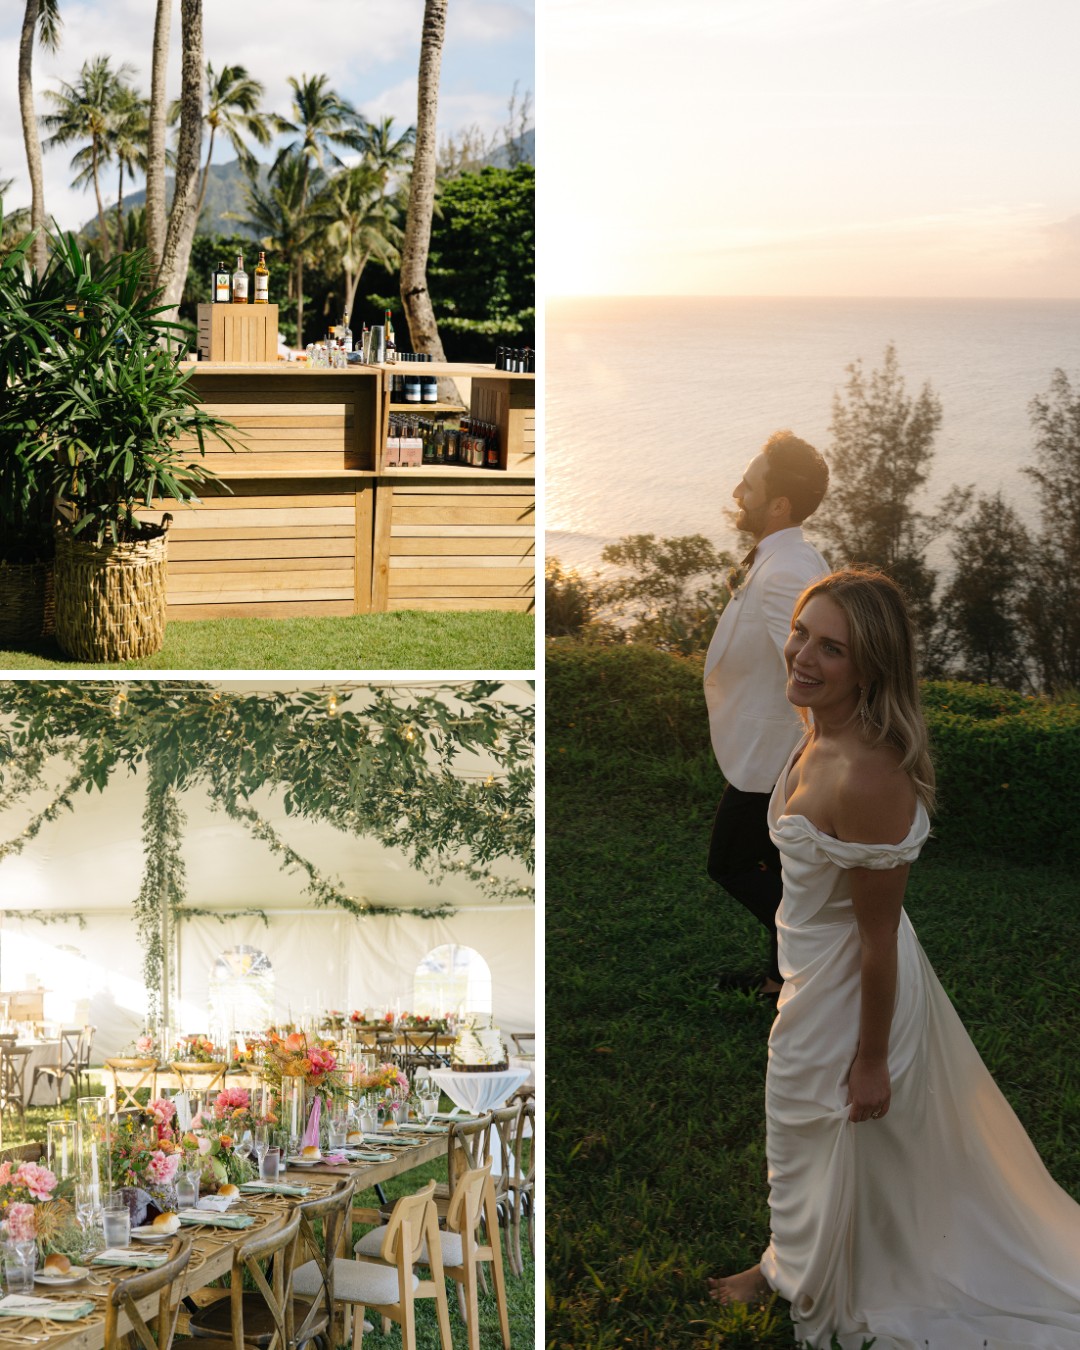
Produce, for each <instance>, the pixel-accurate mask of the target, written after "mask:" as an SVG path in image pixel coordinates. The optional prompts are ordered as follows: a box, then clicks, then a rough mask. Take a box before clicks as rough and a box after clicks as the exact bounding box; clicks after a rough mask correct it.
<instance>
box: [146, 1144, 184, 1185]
mask: <svg viewBox="0 0 1080 1350" xmlns="http://www.w3.org/2000/svg"><path fill="white" fill-rule="evenodd" d="M179 1166H180V1155H179V1154H178V1153H173V1154H171V1155H170V1154H168V1153H162V1152H161V1150H160V1149H156V1150H155V1151H154V1152H153V1153H151V1155H150V1162H149V1163H148V1164H147V1168H146V1172H147V1175H148V1176H149V1178H150V1180H151V1181H156V1182H157V1183H158V1184H159V1185H166V1184H168V1182H170V1181H172V1179H173V1178H174V1177H175V1176H176V1169H177V1168H178V1167H179Z"/></svg>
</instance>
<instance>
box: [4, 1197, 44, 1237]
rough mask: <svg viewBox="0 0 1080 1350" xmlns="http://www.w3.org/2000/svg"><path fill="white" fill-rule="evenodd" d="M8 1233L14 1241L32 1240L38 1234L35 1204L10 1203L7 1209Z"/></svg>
mask: <svg viewBox="0 0 1080 1350" xmlns="http://www.w3.org/2000/svg"><path fill="white" fill-rule="evenodd" d="M7 1224H8V1233H9V1235H10V1236H11V1240H12V1241H13V1242H30V1241H32V1240H33V1239H34V1237H35V1236H36V1234H37V1224H36V1223H35V1221H34V1206H33V1205H23V1204H17V1205H9V1206H8V1211H7Z"/></svg>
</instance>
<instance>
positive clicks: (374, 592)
mask: <svg viewBox="0 0 1080 1350" xmlns="http://www.w3.org/2000/svg"><path fill="white" fill-rule="evenodd" d="M396 496H397V489H396V488H395V487H390V486H381V487H377V488H376V489H375V531H374V537H373V540H372V554H371V607H372V609H374V610H376V611H379V610H384V609H385V608H386V595H387V585H388V578H389V573H390V522H391V519H392V517H393V514H394V499H395V497H396Z"/></svg>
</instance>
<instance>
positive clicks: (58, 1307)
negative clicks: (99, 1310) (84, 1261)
mask: <svg viewBox="0 0 1080 1350" xmlns="http://www.w3.org/2000/svg"><path fill="white" fill-rule="evenodd" d="M93 1311H94V1300H93V1299H87V1300H86V1302H85V1303H57V1302H56V1301H55V1300H54V1299H51V1298H36V1297H35V1296H34V1295H33V1294H8V1295H7V1296H6V1297H5V1298H0V1316H2V1317H47V1318H48V1319H49V1321H50V1322H76V1321H78V1319H79V1318H80V1317H85V1316H86V1314H87V1313H92V1312H93Z"/></svg>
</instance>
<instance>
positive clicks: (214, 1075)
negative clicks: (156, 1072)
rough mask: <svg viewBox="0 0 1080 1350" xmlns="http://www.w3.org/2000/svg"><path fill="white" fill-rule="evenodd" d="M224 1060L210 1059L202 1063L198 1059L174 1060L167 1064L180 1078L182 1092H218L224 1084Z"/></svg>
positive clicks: (226, 1063)
mask: <svg viewBox="0 0 1080 1350" xmlns="http://www.w3.org/2000/svg"><path fill="white" fill-rule="evenodd" d="M228 1067H229V1065H228V1062H227V1061H225V1060H211V1061H210V1062H209V1063H205V1064H204V1063H202V1062H200V1061H198V1060H184V1059H181V1060H175V1061H174V1062H173V1063H171V1064H170V1065H169V1068H170V1069H172V1071H173V1073H174V1074H176V1076H177V1078H179V1079H180V1088H181V1090H182V1091H184V1092H220V1091H221V1089H222V1088H223V1087H224V1086H225V1071H226V1070H227V1069H228Z"/></svg>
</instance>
